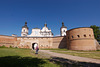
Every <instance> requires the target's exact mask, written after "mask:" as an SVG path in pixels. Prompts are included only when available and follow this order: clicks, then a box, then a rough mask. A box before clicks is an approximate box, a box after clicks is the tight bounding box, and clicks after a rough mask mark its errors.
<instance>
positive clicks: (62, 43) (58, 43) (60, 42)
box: [52, 36, 67, 48]
mask: <svg viewBox="0 0 100 67" xmlns="http://www.w3.org/2000/svg"><path fill="white" fill-rule="evenodd" d="M66 41H67V40H66V37H65V36H61V37H60V36H59V37H53V46H52V48H66V47H67V42H66Z"/></svg>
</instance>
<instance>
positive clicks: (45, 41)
mask: <svg viewBox="0 0 100 67" xmlns="http://www.w3.org/2000/svg"><path fill="white" fill-rule="evenodd" d="M17 42H18V43H17V44H18V47H19V48H32V44H34V43H37V44H38V46H39V48H52V38H48V37H18V38H17Z"/></svg>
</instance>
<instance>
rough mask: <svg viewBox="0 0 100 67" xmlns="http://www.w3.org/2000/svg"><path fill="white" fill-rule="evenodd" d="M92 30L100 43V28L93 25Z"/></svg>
mask: <svg viewBox="0 0 100 67" xmlns="http://www.w3.org/2000/svg"><path fill="white" fill-rule="evenodd" d="M90 28H92V29H93V32H94V37H95V39H97V41H100V27H99V26H96V25H91V26H90Z"/></svg>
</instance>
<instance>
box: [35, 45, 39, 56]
mask: <svg viewBox="0 0 100 67" xmlns="http://www.w3.org/2000/svg"><path fill="white" fill-rule="evenodd" d="M38 50H39V47H38V46H36V53H35V54H38Z"/></svg>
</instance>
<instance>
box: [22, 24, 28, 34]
mask: <svg viewBox="0 0 100 67" xmlns="http://www.w3.org/2000/svg"><path fill="white" fill-rule="evenodd" d="M27 35H28V27H27V22H25V25H24V26H23V27H22V32H21V36H27Z"/></svg>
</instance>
